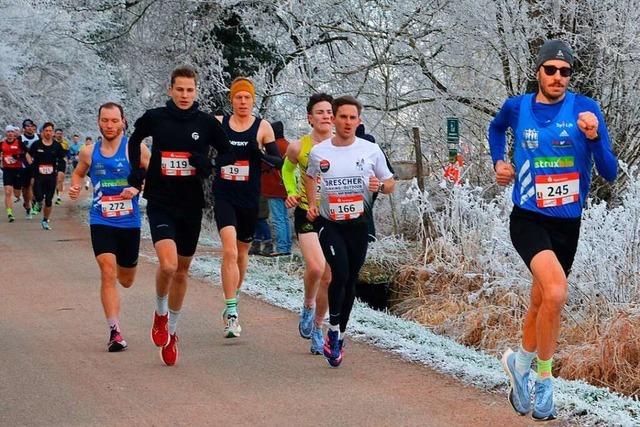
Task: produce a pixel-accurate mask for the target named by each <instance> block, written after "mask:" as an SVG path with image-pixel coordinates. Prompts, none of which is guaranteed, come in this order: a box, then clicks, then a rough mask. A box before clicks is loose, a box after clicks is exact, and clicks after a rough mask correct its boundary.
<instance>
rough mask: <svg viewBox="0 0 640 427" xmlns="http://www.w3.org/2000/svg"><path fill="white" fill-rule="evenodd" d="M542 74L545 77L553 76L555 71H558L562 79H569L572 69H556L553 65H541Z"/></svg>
mask: <svg viewBox="0 0 640 427" xmlns="http://www.w3.org/2000/svg"><path fill="white" fill-rule="evenodd" d="M542 68H544V73H545V74H546V75H547V76H553V75H555V74H556V71H558V70H559V71H560V75H561V76H562V77H569V76H571V74H573V68H571V67H556V66H555V65H543V66H542Z"/></svg>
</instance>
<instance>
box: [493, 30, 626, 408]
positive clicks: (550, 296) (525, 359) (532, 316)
mask: <svg viewBox="0 0 640 427" xmlns="http://www.w3.org/2000/svg"><path fill="white" fill-rule="evenodd" d="M573 63H574V57H573V52H572V50H571V48H570V47H569V46H568V45H567V44H566V43H565V42H563V41H560V40H549V41H547V42H545V43H544V44H543V45H542V47H541V48H540V51H539V53H538V57H537V61H536V77H537V80H538V83H539V89H538V92H537V93H531V94H526V95H521V96H516V97H513V98H509V99H507V101H506V102H505V103H504V105H503V106H502V108H501V110H500V112H499V113H498V114H497V115H496V117H495V118H494V119H493V121H492V122H491V124H490V126H489V146H490V149H491V157H492V160H493V164H494V168H495V172H496V181H497V182H498V184H499V185H508V184H510V183H511V182H512V181H515V182H514V186H513V193H512V199H513V204H514V207H513V211H512V212H511V218H510V224H509V228H510V234H511V241H512V242H513V246H514V248H515V249H516V251H517V252H518V254H519V255H520V257H521V258H522V259H523V261H524V262H525V264H526V265H527V268H529V270H530V271H531V274H532V281H533V285H532V288H531V299H530V305H529V309H528V311H527V314H526V316H525V318H524V325H523V330H522V342H521V347H520V348H519V349H518V350H517V351H516V352H513V351H511V349H509V350H507V351H506V352H505V354H504V355H503V357H502V365H503V368H504V369H505V372H506V373H507V374H508V376H509V379H510V382H511V389H510V391H509V402H511V405H512V406H513V408H514V410H515V411H516V412H517V413H519V414H520V415H526V414H528V413H529V412H532V414H531V415H532V417H533V418H534V419H536V420H551V419H554V418H555V416H556V411H555V405H554V403H553V383H552V373H551V362H552V358H553V354H554V352H555V349H556V345H557V339H558V332H559V330H560V315H561V313H562V308H563V307H564V304H565V302H566V300H567V276H568V275H569V272H570V270H571V265H572V263H573V259H574V255H575V253H576V248H577V245H578V236H579V234H580V216H581V214H582V208H583V206H584V204H585V202H586V200H587V196H588V193H589V186H590V181H591V170H592V165H593V162H594V161H595V164H596V168H597V170H598V173H600V175H602V177H604V178H605V179H606V180H607V181H613V180H614V179H615V177H616V174H617V159H616V157H615V155H614V154H613V152H612V150H611V141H610V139H609V133H608V131H607V127H606V125H605V123H604V117H603V116H602V112H601V111H600V108H599V107H598V104H597V103H596V102H595V101H594V100H593V99H591V98H588V97H586V96H582V95H579V94H575V93H573V92H571V91H568V90H567V87H568V85H569V81H570V78H571V74H572V72H573ZM509 128H511V130H512V132H513V158H511V159H508V160H505V147H506V131H507V129H509ZM534 358H535V359H537V360H536V362H537V363H536V365H537V376H536V382H535V387H534V390H533V393H534V395H535V399H534V403H533V408H532V405H531V393H532V390H530V389H529V371H530V368H531V363H532V362H533V359H534Z"/></svg>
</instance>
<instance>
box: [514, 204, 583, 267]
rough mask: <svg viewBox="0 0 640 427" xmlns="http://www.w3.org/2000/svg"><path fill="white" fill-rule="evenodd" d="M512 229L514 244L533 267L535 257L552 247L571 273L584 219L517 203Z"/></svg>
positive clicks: (561, 263) (563, 265)
mask: <svg viewBox="0 0 640 427" xmlns="http://www.w3.org/2000/svg"><path fill="white" fill-rule="evenodd" d="M509 232H510V234H511V242H513V247H514V248H515V249H516V251H517V252H518V254H519V255H520V257H521V258H522V260H523V261H524V263H525V264H526V266H527V268H528V269H529V270H531V260H532V259H533V257H534V256H536V255H537V254H538V253H539V252H542V251H544V250H551V251H553V252H554V253H555V254H556V257H557V258H558V261H560V265H562V269H563V270H564V274H565V275H566V276H567V277H568V276H569V272H570V271H571V266H572V264H573V259H574V257H575V255H576V249H577V248H578V238H579V237H580V218H553V217H549V216H546V215H542V214H539V213H536V212H532V211H528V210H525V209H521V208H519V207H517V206H514V207H513V211H511V218H510V222H509Z"/></svg>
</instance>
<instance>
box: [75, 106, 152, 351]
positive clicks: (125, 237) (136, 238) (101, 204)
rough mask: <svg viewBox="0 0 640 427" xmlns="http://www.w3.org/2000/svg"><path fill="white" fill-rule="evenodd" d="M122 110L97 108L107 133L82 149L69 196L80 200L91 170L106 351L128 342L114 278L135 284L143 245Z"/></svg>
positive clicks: (144, 159)
mask: <svg viewBox="0 0 640 427" xmlns="http://www.w3.org/2000/svg"><path fill="white" fill-rule="evenodd" d="M123 120H124V110H123V109H122V106H120V105H119V104H116V103H113V102H108V103H106V104H103V105H102V106H100V108H99V109H98V126H99V127H100V132H101V133H102V135H104V139H103V140H102V141H100V142H99V143H97V144H93V145H88V146H85V147H83V148H82V149H81V150H80V153H79V155H78V157H79V159H78V165H77V167H76V168H75V170H74V171H73V175H72V176H71V186H70V188H69V197H70V198H71V199H72V200H77V199H78V197H79V195H80V190H81V188H82V184H83V183H84V180H85V177H86V176H87V174H89V176H90V177H91V180H92V184H93V198H92V203H91V208H90V210H89V225H90V228H91V245H92V246H93V253H94V255H95V257H96V262H97V263H98V266H99V267H100V299H101V301H102V307H103V308H104V314H105V317H106V318H107V324H108V326H109V341H108V343H107V351H109V352H118V351H122V350H125V349H126V348H127V342H126V341H125V340H124V338H123V337H122V332H121V330H120V320H119V317H120V295H119V294H118V288H117V287H116V280H117V282H120V284H121V285H122V286H123V287H125V288H129V287H131V286H132V285H133V280H134V278H135V275H136V266H137V265H138V251H139V248H140V209H139V207H138V189H136V188H134V187H130V186H129V184H128V183H127V177H128V176H129V174H130V173H131V164H130V163H129V159H128V156H127V145H128V140H127V137H125V136H124V135H123V129H124V123H123ZM140 149H141V159H142V160H141V163H142V164H143V165H144V167H145V168H146V166H147V165H148V164H149V157H150V153H149V151H148V150H147V149H146V147H143V144H141V148H140Z"/></svg>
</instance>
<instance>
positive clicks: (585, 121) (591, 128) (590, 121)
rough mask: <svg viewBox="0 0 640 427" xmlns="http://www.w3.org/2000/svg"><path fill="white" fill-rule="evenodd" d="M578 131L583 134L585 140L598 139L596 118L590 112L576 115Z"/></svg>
mask: <svg viewBox="0 0 640 427" xmlns="http://www.w3.org/2000/svg"><path fill="white" fill-rule="evenodd" d="M578 129H580V130H581V131H582V133H584V135H585V136H586V137H587V139H596V138H597V137H598V118H597V117H596V115H595V114H593V113H592V112H591V111H585V112H582V113H580V114H578Z"/></svg>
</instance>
